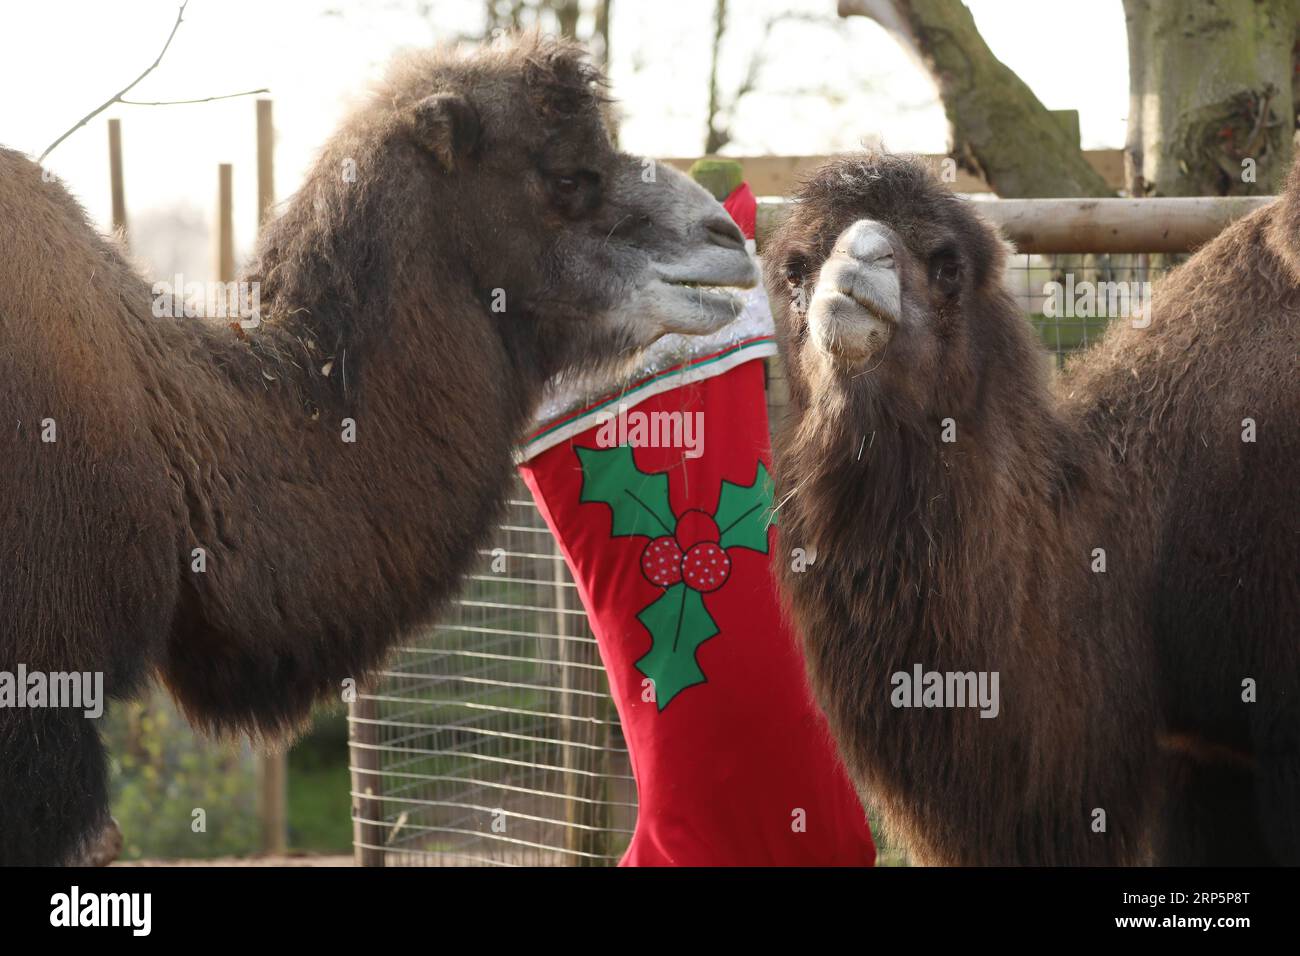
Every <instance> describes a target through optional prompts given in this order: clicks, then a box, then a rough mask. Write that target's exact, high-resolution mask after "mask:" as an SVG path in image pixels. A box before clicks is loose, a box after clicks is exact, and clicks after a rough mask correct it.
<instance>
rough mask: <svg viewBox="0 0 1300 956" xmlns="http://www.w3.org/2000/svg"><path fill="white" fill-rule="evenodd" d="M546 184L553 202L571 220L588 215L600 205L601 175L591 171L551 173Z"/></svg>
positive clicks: (579, 170)
mask: <svg viewBox="0 0 1300 956" xmlns="http://www.w3.org/2000/svg"><path fill="white" fill-rule="evenodd" d="M546 183H547V187H548V188H549V189H550V192H551V201H552V202H553V203H554V204H555V206H556V208H558V209H559V210H560V212H561V213H562V214H563V215H565V216H567V217H569V218H571V219H576V218H579V217H582V216H585V215H588V214H590V213H591V212H593V211H594V210H595V209H596V207H597V206H599V205H600V173H596V172H592V171H591V170H589V169H578V170H574V171H572V172H563V173H550V174H548V175H547V177H546Z"/></svg>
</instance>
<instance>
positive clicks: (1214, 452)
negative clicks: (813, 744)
mask: <svg viewBox="0 0 1300 956" xmlns="http://www.w3.org/2000/svg"><path fill="white" fill-rule="evenodd" d="M765 273H766V281H767V285H768V289H769V293H770V298H771V300H772V302H773V308H774V310H775V311H776V313H777V328H778V333H779V336H780V339H781V343H782V350H783V355H784V358H785V361H786V363H787V365H788V368H789V373H790V379H791V393H792V411H791V414H790V416H789V419H788V420H787V421H786V422H785V423H784V425H783V427H782V429H781V433H780V435H779V438H778V442H777V448H776V458H777V471H778V485H779V488H778V497H777V501H778V504H779V505H780V515H779V520H780V526H781V528H782V535H783V538H784V540H785V542H786V547H787V549H789V548H795V547H803V548H811V547H815V548H816V549H817V552H816V553H817V560H816V563H815V564H812V565H809V566H808V567H807V569H806V570H804V571H803V572H802V573H799V572H796V571H795V570H793V569H792V568H783V569H782V572H781V577H782V587H783V590H784V592H785V594H786V597H787V603H788V607H789V608H790V610H791V613H792V614H793V617H794V619H795V621H796V623H797V624H798V626H799V629H800V630H801V632H802V635H803V640H804V643H805V650H806V653H807V657H808V661H809V667H810V673H811V680H812V682H813V685H814V688H815V690H816V692H817V694H818V696H819V699H820V701H821V703H822V706H823V707H824V708H825V710H826V712H827V714H828V715H829V718H830V722H831V725H832V727H833V730H834V733H835V735H836V737H837V740H838V742H839V746H840V749H841V751H842V753H843V754H844V757H845V760H846V762H847V764H848V767H849V769H850V772H851V774H852V775H853V777H854V779H855V781H856V782H857V784H858V786H859V789H860V792H861V793H862V794H863V795H864V797H865V798H866V799H868V800H869V801H874V802H876V803H877V804H878V805H879V808H880V810H881V811H882V814H883V815H884V817H885V821H886V824H887V826H888V828H889V829H890V830H891V831H892V832H893V833H894V834H895V835H896V837H898V838H900V839H901V840H902V841H903V842H904V843H905V844H906V845H907V846H908V847H910V849H911V851H912V853H913V855H914V857H915V859H916V860H918V861H920V862H923V863H934V864H1044V865H1050V864H1128V863H1140V862H1148V861H1154V862H1159V863H1166V864H1191V863H1246V862H1257V863H1263V862H1276V863H1281V862H1288V863H1292V864H1294V863H1300V822H1298V821H1300V816H1298V815H1297V812H1296V811H1297V809H1298V808H1300V641H1298V640H1297V635H1296V621H1297V620H1300V586H1298V585H1297V567H1300V562H1298V560H1297V559H1298V558H1300V518H1298V515H1300V512H1298V511H1297V509H1296V507H1295V480H1296V477H1295V476H1296V474H1297V473H1298V472H1300V388H1297V384H1296V367H1295V363H1296V359H1297V355H1300V172H1297V173H1293V176H1292V182H1291V184H1290V186H1289V187H1288V189H1287V192H1286V195H1285V196H1284V197H1283V198H1281V199H1280V200H1279V201H1278V202H1277V203H1275V204H1274V205H1272V206H1270V207H1268V208H1266V209H1264V210H1261V211H1260V212H1258V213H1256V214H1254V215H1252V216H1250V217H1248V218H1246V219H1244V220H1242V221H1240V222H1238V223H1236V224H1235V225H1233V226H1231V227H1230V228H1228V229H1227V230H1225V231H1224V233H1223V234H1222V235H1221V236H1220V237H1219V238H1217V239H1216V240H1215V241H1213V242H1211V243H1210V244H1208V245H1207V246H1205V247H1204V248H1203V249H1202V250H1200V251H1199V252H1198V253H1197V254H1196V255H1195V256H1194V257H1193V258H1192V259H1191V260H1190V261H1189V262H1187V263H1186V264H1185V265H1183V266H1182V267H1181V268H1179V269H1177V270H1176V271H1174V272H1173V274H1171V275H1170V276H1169V277H1168V278H1167V279H1166V280H1165V281H1164V283H1163V284H1162V286H1161V287H1160V288H1159V289H1158V291H1157V293H1156V296H1155V301H1154V306H1153V311H1152V314H1151V316H1150V317H1149V323H1148V321H1147V320H1146V319H1144V318H1139V319H1138V320H1137V321H1132V322H1129V321H1120V320H1117V321H1116V322H1114V323H1112V329H1111V331H1110V332H1109V333H1108V334H1107V336H1106V338H1105V340H1104V341H1103V342H1102V343H1101V344H1100V345H1098V346H1097V347H1096V348H1094V349H1093V350H1092V351H1091V352H1089V353H1086V354H1084V355H1083V356H1081V357H1080V358H1079V359H1078V360H1077V361H1075V362H1074V363H1073V364H1072V366H1071V367H1070V368H1069V369H1068V371H1067V373H1066V374H1065V375H1064V376H1063V377H1062V379H1061V380H1060V381H1059V382H1056V383H1053V382H1051V381H1050V380H1049V375H1048V367H1047V362H1046V356H1045V354H1044V350H1043V348H1042V345H1041V343H1040V342H1039V340H1038V337H1037V336H1036V334H1035V333H1034V331H1033V329H1032V328H1031V326H1030V325H1029V323H1027V322H1026V321H1025V319H1024V316H1023V315H1022V313H1021V312H1020V310H1019V308H1018V307H1017V305H1016V302H1015V300H1014V298H1013V297H1012V295H1011V293H1010V292H1009V291H1008V289H1007V286H1006V284H1005V282H1004V279H1005V247H1004V244H1003V243H1002V241H1001V240H1000V239H999V237H998V236H997V234H996V232H995V230H994V229H993V228H992V227H990V226H989V225H987V224H986V223H985V222H984V221H983V220H981V219H980V217H979V216H978V215H977V214H976V212H975V211H974V208H973V207H972V205H971V204H969V203H967V202H965V201H963V200H961V199H959V198H957V197H956V196H954V195H953V194H952V193H951V192H950V191H948V189H947V188H946V187H944V186H943V185H941V184H940V183H939V182H937V181H936V180H935V179H934V178H933V177H932V176H931V175H930V174H929V173H928V172H927V171H926V170H925V168H923V167H922V166H921V165H920V164H919V163H917V162H914V161H911V160H909V159H905V158H900V157H896V156H890V155H881V154H869V155H862V156H855V157H852V158H845V159H842V160H838V161H836V162H834V163H832V164H830V165H828V166H826V167H824V168H823V169H821V170H820V171H819V172H817V173H816V174H815V175H814V176H813V177H812V178H811V179H810V181H809V182H807V184H806V185H805V186H804V187H803V189H802V191H801V192H800V193H799V195H798V197H797V201H796V202H795V204H794V206H793V212H792V214H791V216H790V218H789V220H788V221H787V222H786V223H785V224H784V225H783V226H782V227H781V229H780V230H779V233H778V235H776V236H775V237H774V238H773V240H772V241H771V243H770V245H769V246H768V248H767V249H766V251H765ZM972 705H974V706H972Z"/></svg>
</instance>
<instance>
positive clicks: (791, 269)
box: [785, 259, 808, 289]
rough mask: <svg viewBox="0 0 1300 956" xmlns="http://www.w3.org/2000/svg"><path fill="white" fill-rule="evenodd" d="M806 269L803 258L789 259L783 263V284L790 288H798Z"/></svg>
mask: <svg viewBox="0 0 1300 956" xmlns="http://www.w3.org/2000/svg"><path fill="white" fill-rule="evenodd" d="M807 271H808V264H807V263H806V262H804V260H803V259H791V260H790V261H789V262H787V263H786V264H785V284H786V285H788V286H789V287H790V288H791V289H797V288H799V287H800V286H801V285H803V283H804V276H805V275H806V273H807Z"/></svg>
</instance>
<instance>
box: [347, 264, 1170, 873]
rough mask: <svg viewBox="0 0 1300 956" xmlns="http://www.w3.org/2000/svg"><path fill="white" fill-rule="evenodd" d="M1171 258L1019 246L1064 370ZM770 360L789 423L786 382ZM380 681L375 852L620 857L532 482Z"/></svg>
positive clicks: (562, 574) (364, 733)
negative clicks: (445, 607)
mask: <svg viewBox="0 0 1300 956" xmlns="http://www.w3.org/2000/svg"><path fill="white" fill-rule="evenodd" d="M1171 264H1172V260H1171V257H1169V256H1161V257H1159V259H1156V258H1155V257H1147V256H1138V255H1123V256H1118V255H1117V256H1097V255H1089V256H1060V255H1057V256H1038V255H1018V256H1016V257H1015V258H1014V260H1013V262H1012V263H1011V285H1012V288H1013V290H1014V291H1015V294H1016V295H1017V297H1018V299H1019V301H1020V304H1021V307H1022V309H1023V310H1024V312H1025V314H1026V317H1027V318H1028V320H1029V321H1030V322H1031V323H1033V325H1034V326H1035V327H1036V328H1037V329H1038V331H1039V333H1040V335H1041V336H1042V339H1043V342H1044V344H1045V345H1046V347H1047V350H1048V351H1049V352H1050V353H1051V355H1052V356H1053V358H1054V361H1055V363H1056V364H1057V365H1058V366H1059V365H1060V364H1061V363H1063V362H1064V360H1065V358H1066V357H1067V356H1068V355H1069V354H1071V353H1073V352H1076V351H1078V350H1080V349H1084V348H1087V347H1088V346H1089V345H1091V344H1092V343H1094V342H1095V341H1096V340H1097V338H1099V337H1100V335H1101V334H1102V332H1103V331H1104V330H1105V328H1106V325H1107V324H1108V323H1109V322H1110V321H1117V320H1120V319H1121V318H1124V319H1129V318H1132V317H1133V310H1134V307H1135V305H1136V306H1139V307H1140V306H1141V305H1142V303H1143V302H1147V303H1149V301H1150V300H1149V283H1151V282H1153V281H1154V280H1155V278H1156V276H1157V275H1158V274H1161V273H1163V272H1164V271H1166V270H1167V269H1168V268H1169V267H1170V265H1171ZM1143 283H1147V284H1148V285H1146V286H1143V285H1142V284H1143ZM1054 284H1057V285H1059V287H1060V288H1059V289H1058V288H1056V285H1054ZM1144 296H1147V297H1148V298H1145V299H1144V298H1142V297H1144ZM1090 297H1091V298H1090ZM1049 300H1051V301H1049ZM770 372H771V373H772V374H771V375H769V379H768V381H769V405H770V406H771V408H772V413H773V414H772V417H773V420H774V421H775V420H776V418H777V416H778V415H779V406H780V404H781V402H782V401H783V399H784V394H785V388H784V378H783V375H782V374H781V370H780V369H779V367H776V368H771V369H770ZM380 678H381V679H380V681H379V683H378V685H377V686H375V687H373V688H371V689H370V691H369V692H365V693H362V694H361V695H360V699H359V700H358V701H357V702H356V704H355V705H354V706H353V708H352V713H351V716H350V725H351V735H352V748H351V753H352V769H353V774H354V776H353V779H354V792H353V799H354V807H355V820H354V839H355V844H356V851H357V856H358V858H359V860H360V861H361V862H362V863H366V864H370V865H387V866H403V865H417V866H423V865H442V866H466V865H530V866H537V865H558V866H604V865H612V864H614V863H616V862H617V861H618V859H619V857H620V856H621V855H622V853H623V851H624V849H625V848H626V846H627V843H628V840H629V839H630V837H631V834H632V831H633V828H634V826H635V823H636V788H635V784H634V781H633V778H632V773H631V768H630V763H629V759H628V752H627V747H626V744H625V742H624V740H623V737H622V733H621V731H620V728H619V724H618V718H617V714H616V712H615V709H614V705H613V702H612V701H611V700H610V697H609V690H608V683H607V681H606V678H605V672H604V669H603V667H602V665H601V661H600V656H599V653H598V651H597V647H596V641H595V638H594V636H593V635H592V633H591V631H590V629H589V627H588V625H587V620H586V616H585V614H584V612H583V610H582V606H581V602H580V601H579V599H578V595H577V589H576V586H575V585H574V583H573V580H572V578H571V577H570V575H569V571H568V568H567V567H566V566H565V563H564V560H563V557H562V555H561V554H560V552H559V549H558V548H557V546H556V543H555V540H554V538H553V537H552V536H551V534H550V532H549V530H548V529H547V527H546V525H545V522H544V521H543V520H542V517H541V515H540V513H539V512H538V510H537V508H536V506H535V505H534V504H533V502H532V500H531V497H530V495H529V493H528V491H527V489H526V488H525V487H524V485H523V483H522V481H519V480H516V482H515V487H514V490H513V492H512V498H511V500H510V502H509V505H508V512H507V515H506V518H505V521H504V523H503V524H502V525H501V526H500V527H499V528H498V529H497V530H496V533H495V534H494V535H493V536H492V539H491V540H490V542H489V544H488V546H487V547H486V548H485V549H484V550H483V551H482V552H481V554H480V562H479V565H478V567H477V568H476V569H475V571H474V573H472V574H471V575H470V576H469V577H468V578H467V580H466V582H465V587H464V590H463V591H462V593H461V595H460V597H459V599H458V600H457V601H456V602H455V603H454V604H453V606H452V607H451V608H450V609H449V611H448V613H447V614H445V615H444V617H443V619H442V620H441V621H440V622H439V623H438V624H437V625H435V626H433V627H431V628H429V629H427V630H425V631H424V632H423V633H420V634H417V635H413V636H412V637H411V638H410V639H409V640H407V641H406V642H405V643H404V644H403V645H402V646H401V647H400V648H399V649H398V651H397V652H396V653H395V654H394V655H393V657H392V659H391V662H390V664H389V666H388V668H387V669H386V670H385V671H383V672H382V674H381V675H380Z"/></svg>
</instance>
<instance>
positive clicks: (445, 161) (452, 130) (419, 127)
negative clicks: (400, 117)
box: [411, 93, 479, 173]
mask: <svg viewBox="0 0 1300 956" xmlns="http://www.w3.org/2000/svg"><path fill="white" fill-rule="evenodd" d="M411 131H412V133H413V135H414V136H415V141H416V142H417V143H419V144H420V145H421V146H423V147H424V148H425V149H427V150H428V151H429V152H430V153H432V154H433V156H434V158H435V159H437V160H438V164H439V165H440V166H442V168H443V171H444V172H448V173H450V172H452V171H453V170H454V169H455V168H456V167H457V165H458V161H459V160H463V159H464V158H465V157H467V156H469V154H470V153H472V152H473V151H474V147H475V146H477V145H478V137H479V120H478V111H477V110H475V109H474V107H473V106H471V105H470V102H469V100H467V99H465V97H463V96H460V95H458V94H456V93H435V94H433V96H426V97H425V98H424V99H422V100H420V102H418V103H416V104H415V110H414V116H413V117H412V124H411Z"/></svg>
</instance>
